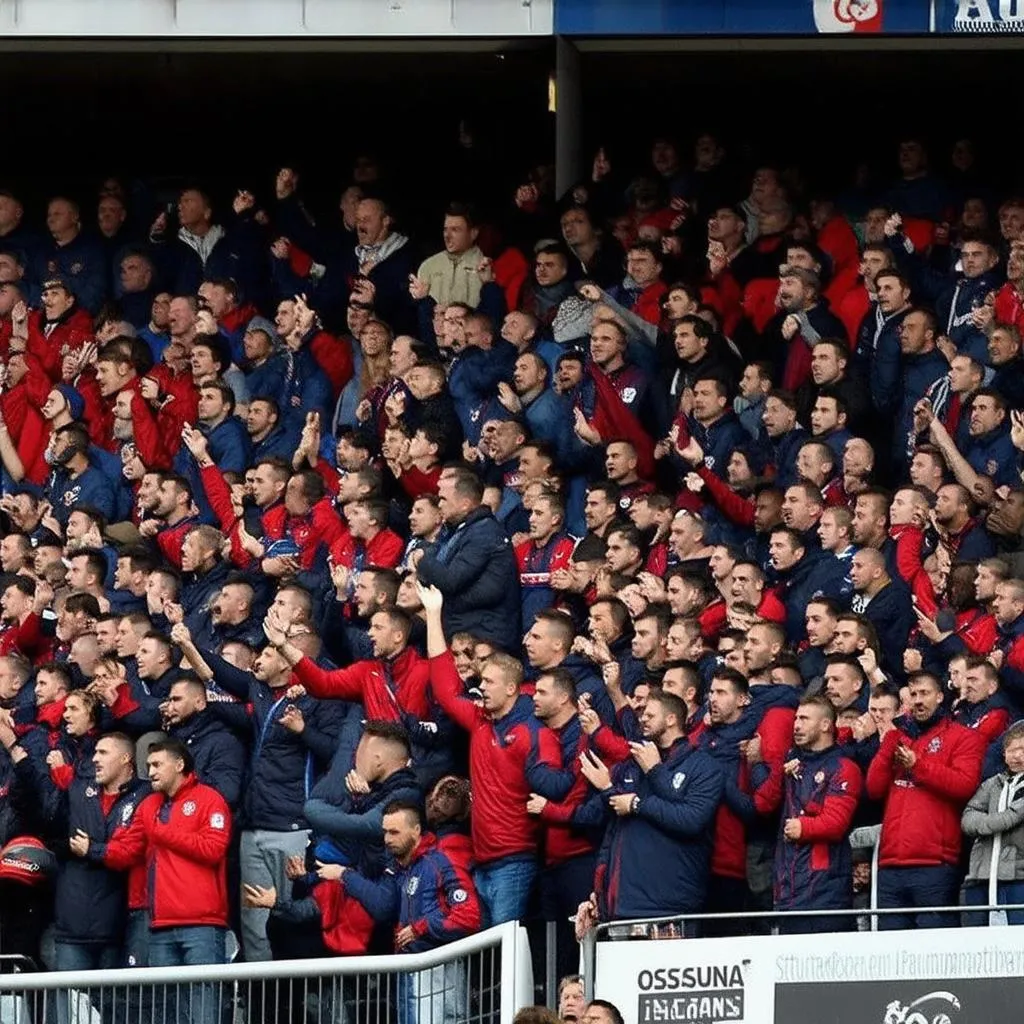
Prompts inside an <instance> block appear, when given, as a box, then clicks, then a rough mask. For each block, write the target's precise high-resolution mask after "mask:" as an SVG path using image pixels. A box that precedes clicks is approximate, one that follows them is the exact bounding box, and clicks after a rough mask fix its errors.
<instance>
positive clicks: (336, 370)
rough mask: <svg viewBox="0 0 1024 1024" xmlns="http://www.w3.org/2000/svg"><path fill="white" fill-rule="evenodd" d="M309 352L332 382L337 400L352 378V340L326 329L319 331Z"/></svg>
mask: <svg viewBox="0 0 1024 1024" xmlns="http://www.w3.org/2000/svg"><path fill="white" fill-rule="evenodd" d="M309 352H310V355H312V357H313V359H314V360H315V361H316V364H317V366H319V367H320V369H321V370H323V371H324V375H325V376H326V377H327V379H328V380H329V381H330V382H331V391H332V392H333V394H334V399H335V401H337V399H338V395H340V394H341V392H342V389H343V388H344V387H345V385H346V384H347V383H348V382H349V381H350V380H351V379H352V368H353V360H352V345H351V342H349V340H348V338H336V337H335V336H334V335H333V334H328V333H327V332H326V331H317V333H316V334H315V335H313V339H312V341H310V343H309Z"/></svg>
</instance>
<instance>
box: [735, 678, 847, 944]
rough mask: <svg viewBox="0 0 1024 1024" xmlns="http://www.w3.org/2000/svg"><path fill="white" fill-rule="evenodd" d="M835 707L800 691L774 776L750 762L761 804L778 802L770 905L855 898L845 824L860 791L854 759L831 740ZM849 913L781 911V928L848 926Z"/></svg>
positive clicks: (804, 906) (835, 903)
mask: <svg viewBox="0 0 1024 1024" xmlns="http://www.w3.org/2000/svg"><path fill="white" fill-rule="evenodd" d="M835 734H836V712H835V708H833V707H832V705H831V704H830V703H829V701H828V699H827V698H825V697H822V696H820V695H818V696H814V697H804V698H803V700H801V701H800V705H799V707H797V709H796V718H795V720H794V722H793V743H794V748H795V749H794V750H792V751H791V752H790V755H788V756H787V759H786V764H785V766H784V772H785V776H784V778H779V777H778V776H777V775H775V774H774V773H772V772H771V771H770V769H769V766H768V765H767V764H766V763H765V762H763V761H761V762H758V763H757V764H755V765H753V766H752V767H751V781H752V783H753V785H754V787H755V794H754V802H755V806H756V807H757V809H758V810H759V811H760V810H762V808H764V807H774V806H777V804H776V801H775V798H774V794H772V793H770V790H772V789H776V791H777V789H778V787H779V786H780V785H781V787H782V793H781V797H782V819H781V822H780V828H779V839H778V845H777V846H776V852H775V864H774V874H775V879H774V892H775V898H774V906H775V909H776V910H785V911H793V910H832V909H836V910H848V909H849V908H851V907H852V906H853V887H852V879H853V865H852V863H851V858H850V843H849V838H848V834H849V830H850V824H851V822H852V821H853V815H854V812H855V811H856V810H857V801H858V798H859V797H860V789H861V776H860V771H859V769H858V768H857V766H856V764H855V763H854V762H853V761H851V760H849V759H848V758H846V757H844V756H843V755H842V753H841V751H840V749H839V748H838V747H837V746H836V735H835ZM853 924H854V921H853V918H852V917H847V918H840V917H836V918H830V917H810V918H803V919H801V918H793V917H787V918H783V919H782V920H780V922H779V927H780V930H781V931H782V932H783V933H794V932H832V931H847V930H849V929H850V928H852V927H853Z"/></svg>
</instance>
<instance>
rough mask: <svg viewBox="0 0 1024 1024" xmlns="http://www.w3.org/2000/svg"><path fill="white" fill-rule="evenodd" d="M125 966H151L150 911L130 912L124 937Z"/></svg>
mask: <svg viewBox="0 0 1024 1024" xmlns="http://www.w3.org/2000/svg"><path fill="white" fill-rule="evenodd" d="M124 966H125V967H148V966H149V911H148V910H129V911H128V928H127V929H126V931H125V935H124Z"/></svg>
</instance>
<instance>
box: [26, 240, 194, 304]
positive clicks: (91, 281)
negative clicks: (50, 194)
mask: <svg viewBox="0 0 1024 1024" xmlns="http://www.w3.org/2000/svg"><path fill="white" fill-rule="evenodd" d="M32 272H33V274H34V276H35V279H36V282H37V283H38V285H39V286H40V287H42V285H43V283H44V282H45V281H46V280H47V278H50V277H56V276H60V277H63V278H65V279H66V280H67V282H68V284H70V285H71V290H72V291H73V292H74V294H75V298H76V299H77V300H78V304H79V305H80V306H81V307H82V308H83V309H84V310H86V311H87V312H88V313H89V314H90V315H91V316H95V315H96V314H97V313H98V312H99V311H100V306H102V305H103V303H104V301H105V300H106V298H107V260H106V254H105V253H104V252H103V247H102V246H101V245H100V243H99V242H97V241H96V239H95V238H90V237H89V236H88V235H86V234H84V233H80V234H78V235H76V236H75V238H74V239H72V240H71V241H70V242H68V244H67V245H57V243H56V242H54V241H53V240H52V239H51V240H50V241H49V243H48V244H47V245H46V246H44V248H43V249H42V250H41V251H40V253H39V255H38V262H37V263H36V265H35V266H34V267H33V268H32ZM177 294H179V295H183V294H185V293H184V292H178V293H177ZM190 294H191V293H190ZM36 298H37V295H35V294H34V295H33V296H32V300H31V301H32V302H33V305H35V304H37V303H36Z"/></svg>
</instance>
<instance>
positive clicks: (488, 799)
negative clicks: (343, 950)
mask: <svg viewBox="0 0 1024 1024" xmlns="http://www.w3.org/2000/svg"><path fill="white" fill-rule="evenodd" d="M416 589H417V592H418V593H419V597H420V602H421V603H422V605H423V609H424V611H425V612H426V616H427V656H428V657H429V658H430V686H431V689H432V690H433V693H434V698H435V700H437V702H438V704H440V705H441V708H442V710H443V711H444V712H445V714H447V715H448V716H449V717H450V718H451V719H452V720H453V721H454V722H455V723H456V724H457V725H459V726H461V727H462V728H463V729H465V730H466V731H467V732H469V734H470V735H469V775H470V782H471V783H472V786H473V792H474V794H475V804H474V807H473V814H472V821H471V824H472V830H473V850H474V852H475V854H476V861H477V868H476V871H475V873H474V882H475V883H476V887H477V891H478V892H479V893H480V898H481V899H482V900H483V902H484V906H485V908H486V910H487V914H488V918H489V922H488V923H489V924H492V925H494V924H501V923H502V922H504V921H515V920H517V919H518V918H520V917H522V916H523V915H524V914H525V912H526V906H527V900H528V898H529V895H530V889H531V887H532V885H533V880H534V878H535V877H536V874H537V859H536V856H537V839H538V838H539V835H540V826H539V822H538V821H537V820H536V819H535V818H533V817H532V816H531V815H530V814H529V812H528V809H527V801H528V800H529V798H530V794H531V793H537V794H539V795H540V796H543V797H546V798H547V799H549V800H564V799H565V797H566V796H567V795H568V793H569V790H570V789H571V788H572V784H573V774H572V772H571V771H563V770H562V758H561V751H560V750H559V744H558V738H557V737H556V736H555V734H554V733H553V732H552V731H551V730H550V729H547V728H545V727H543V726H542V725H541V724H540V723H539V722H538V721H537V719H536V718H535V717H534V715H533V703H532V702H531V701H530V699H529V698H528V697H526V696H525V695H521V694H520V691H519V688H520V685H521V683H522V679H523V668H522V665H521V664H520V663H519V662H518V661H516V660H515V659H514V658H512V657H510V656H509V655H507V654H492V655H491V656H490V657H489V658H488V659H487V660H486V661H485V662H484V665H483V669H482V670H481V673H480V693H481V695H482V699H481V701H480V702H479V703H477V702H476V701H474V700H472V699H471V698H469V697H467V696H464V695H463V684H462V680H461V679H460V678H459V675H458V672H457V671H456V669H455V662H454V660H453V658H452V654H451V651H450V650H449V649H448V645H447V643H446V641H445V635H444V627H443V626H442V620H441V615H442V602H443V600H444V598H443V596H442V594H441V592H440V591H439V590H438V589H437V588H436V587H430V588H426V587H424V586H423V585H422V584H418V585H417V588H416Z"/></svg>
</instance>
